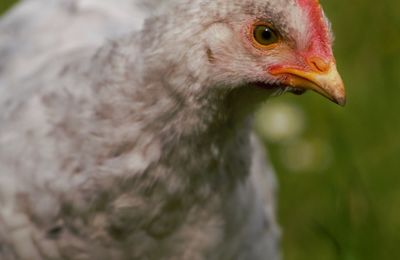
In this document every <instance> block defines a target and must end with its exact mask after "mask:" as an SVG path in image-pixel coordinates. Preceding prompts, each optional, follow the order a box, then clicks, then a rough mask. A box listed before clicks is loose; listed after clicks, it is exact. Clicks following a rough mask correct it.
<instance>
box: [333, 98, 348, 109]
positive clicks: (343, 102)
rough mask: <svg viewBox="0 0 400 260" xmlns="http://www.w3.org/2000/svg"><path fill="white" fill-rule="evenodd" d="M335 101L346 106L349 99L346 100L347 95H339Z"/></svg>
mask: <svg viewBox="0 0 400 260" xmlns="http://www.w3.org/2000/svg"><path fill="white" fill-rule="evenodd" d="M334 102H335V103H336V104H338V105H339V106H341V107H344V106H346V102H347V100H346V97H339V98H336V99H335V100H334Z"/></svg>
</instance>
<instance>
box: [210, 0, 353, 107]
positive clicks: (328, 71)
mask: <svg viewBox="0 0 400 260" xmlns="http://www.w3.org/2000/svg"><path fill="white" fill-rule="evenodd" d="M246 2H247V3H246ZM248 2H249V1H243V3H240V4H239V3H237V4H236V5H234V6H235V8H232V6H231V9H229V8H226V9H229V11H227V12H226V13H225V14H223V15H222V16H224V17H223V19H222V20H223V22H222V23H216V24H214V25H213V26H211V27H210V29H209V30H210V31H211V32H212V35H211V37H207V38H208V39H209V40H208V48H209V50H208V56H209V60H210V61H212V62H213V63H214V65H215V66H216V67H218V66H219V73H220V77H224V78H225V79H224V80H225V82H226V81H227V80H228V78H229V80H234V79H235V78H240V80H243V79H244V80H243V81H244V82H243V83H244V84H250V85H255V86H258V87H263V88H267V89H276V90H281V91H282V90H290V91H292V92H295V93H302V92H304V91H305V90H313V91H315V92H317V93H319V94H321V95H323V96H325V97H327V98H329V99H330V100H332V101H334V102H335V103H337V104H340V105H344V104H345V102H346V98H345V91H344V86H343V82H342V79H341V77H340V75H339V73H338V72H337V69H336V62H335V58H334V56H333V52H332V41H333V37H332V33H331V30H330V24H329V22H328V20H327V18H326V17H325V15H324V12H323V10H322V8H321V6H320V4H319V2H318V0H283V1H277V0H275V1H273V0H270V1H261V0H259V1H252V3H251V4H249V3H248ZM236 9H240V10H241V12H240V13H239V11H237V12H236ZM243 10H246V11H245V12H243ZM210 39H211V40H210ZM233 72H234V73H233Z"/></svg>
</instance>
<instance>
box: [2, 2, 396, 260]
mask: <svg viewBox="0 0 400 260" xmlns="http://www.w3.org/2000/svg"><path fill="white" fill-rule="evenodd" d="M13 2H14V1H10V0H1V1H0V11H4V10H6V8H8V7H10V6H11V5H12V4H13ZM321 2H322V4H323V6H324V7H325V11H326V13H327V14H328V16H329V18H330V20H331V21H332V24H333V28H334V31H335V33H336V42H335V53H336V58H337V63H338V68H339V71H340V72H341V74H342V76H343V79H344V81H345V84H346V86H347V96H348V105H347V106H346V107H345V108H344V109H343V108H340V107H338V106H335V105H333V104H331V103H329V102H328V101H326V100H324V99H322V98H321V97H319V96H317V95H315V94H313V93H308V94H306V95H304V96H302V97H301V98H299V97H295V96H292V95H286V96H284V97H280V98H279V99H277V100H279V102H284V103H286V104H295V105H296V106H298V107H299V109H300V110H302V111H303V114H304V115H305V117H306V128H305V130H304V132H303V133H302V136H301V138H303V139H315V138H317V139H319V140H324V142H325V143H326V145H328V146H329V148H330V151H331V154H332V155H331V157H332V158H331V162H330V163H329V165H328V166H327V167H323V168H315V169H311V170H308V171H303V172H301V173H294V172H292V171H291V170H289V169H287V167H285V164H286V163H287V161H289V160H292V159H294V158H291V157H287V158H282V156H281V154H282V153H281V151H282V149H283V148H282V147H283V146H284V145H285V144H284V143H281V142H271V143H270V142H268V140H266V144H267V146H268V148H269V150H270V151H271V157H272V159H273V161H274V164H275V166H276V169H277V172H278V177H279V180H280V192H279V196H280V206H279V215H280V216H279V219H280V223H281V225H282V228H283V234H284V235H283V254H284V259H287V260H302V259H304V260H313V259H316V260H329V259H346V260H355V259H362V260H364V259H400V169H399V167H400V120H399V119H400V116H399V114H400V100H399V99H400V1H397V0H380V1H374V0H352V1H348V0H324V1H322V0H321ZM266 109H267V110H268V104H267V105H266Z"/></svg>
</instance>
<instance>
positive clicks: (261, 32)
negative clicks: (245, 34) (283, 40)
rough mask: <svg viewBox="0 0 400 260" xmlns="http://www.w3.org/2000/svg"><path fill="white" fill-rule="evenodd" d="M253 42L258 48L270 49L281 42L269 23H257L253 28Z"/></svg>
mask: <svg viewBox="0 0 400 260" xmlns="http://www.w3.org/2000/svg"><path fill="white" fill-rule="evenodd" d="M251 34H252V40H253V42H254V44H256V46H258V47H261V48H269V47H272V46H273V45H274V44H276V43H278V42H279V40H280V37H279V34H278V33H277V32H276V30H275V29H274V28H273V27H272V26H271V25H270V24H267V23H256V24H255V25H254V26H253V28H252V32H251Z"/></svg>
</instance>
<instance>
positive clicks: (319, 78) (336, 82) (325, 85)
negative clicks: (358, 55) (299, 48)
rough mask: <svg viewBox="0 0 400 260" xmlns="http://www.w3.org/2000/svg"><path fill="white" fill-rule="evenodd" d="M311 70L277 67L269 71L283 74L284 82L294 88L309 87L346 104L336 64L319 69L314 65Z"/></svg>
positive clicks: (273, 73) (341, 103)
mask: <svg viewBox="0 0 400 260" xmlns="http://www.w3.org/2000/svg"><path fill="white" fill-rule="evenodd" d="M314 67H315V68H316V69H315V70H312V71H303V70H300V69H295V68H278V69H275V70H273V71H271V72H270V73H271V74H272V75H285V76H287V77H286V82H285V83H286V84H288V85H289V86H291V87H294V88H301V89H310V90H313V91H315V92H317V93H319V94H321V95H322V96H324V97H326V98H328V99H330V100H331V101H333V102H335V103H336V104H339V105H341V106H344V105H345V104H346V93H345V89H344V84H343V81H342V78H341V77H340V75H339V73H338V71H337V69H336V64H335V63H334V62H332V63H331V64H330V65H329V64H327V66H325V67H324V69H320V68H321V66H314Z"/></svg>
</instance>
